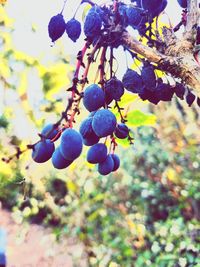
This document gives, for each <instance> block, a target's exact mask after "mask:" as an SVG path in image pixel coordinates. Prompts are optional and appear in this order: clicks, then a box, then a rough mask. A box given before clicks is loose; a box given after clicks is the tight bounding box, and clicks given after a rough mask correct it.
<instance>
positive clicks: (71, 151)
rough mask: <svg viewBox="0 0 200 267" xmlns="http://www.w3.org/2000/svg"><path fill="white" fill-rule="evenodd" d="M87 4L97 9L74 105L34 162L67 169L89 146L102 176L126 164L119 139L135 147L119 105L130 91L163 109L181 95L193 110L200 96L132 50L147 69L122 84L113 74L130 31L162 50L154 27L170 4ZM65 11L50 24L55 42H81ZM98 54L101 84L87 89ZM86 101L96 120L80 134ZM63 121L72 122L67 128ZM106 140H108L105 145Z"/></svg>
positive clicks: (88, 26)
mask: <svg viewBox="0 0 200 267" xmlns="http://www.w3.org/2000/svg"><path fill="white" fill-rule="evenodd" d="M174 1H175V0H174ZM65 3H66V1H65ZM84 3H87V4H89V5H91V8H90V9H89V11H88V13H87V15H86V17H85V19H84V24H83V31H84V34H85V37H86V38H85V41H86V43H85V45H84V48H83V49H82V50H81V51H79V53H78V56H77V66H76V70H75V73H74V78H73V82H72V83H73V84H72V87H71V88H69V89H68V90H69V91H71V93H72V96H71V99H70V101H71V102H70V104H69V107H68V108H67V109H66V111H65V112H64V113H65V114H64V115H63V114H62V118H61V120H59V123H55V124H48V125H47V126H45V127H44V129H43V130H42V132H41V134H40V137H41V140H40V141H38V142H37V143H36V144H34V145H32V146H31V148H32V149H33V151H32V158H33V160H34V161H36V162H38V163H42V162H46V161H47V160H49V159H50V158H52V164H53V166H54V167H55V168H57V169H64V168H66V167H68V166H69V165H70V164H71V163H72V162H73V161H74V160H76V159H77V158H78V157H79V156H80V154H81V152H82V149H83V145H85V146H89V149H88V153H87V161H88V162H89V163H91V164H98V171H99V173H100V174H102V175H107V174H109V173H111V172H113V171H116V170H117V169H118V168H119V165H120V159H119V157H118V156H117V155H116V154H115V148H116V146H117V138H119V139H125V138H127V139H128V140H129V141H130V143H132V138H131V136H130V129H129V128H128V127H127V125H126V118H125V116H123V115H122V112H121V110H122V108H120V106H119V101H120V99H121V97H122V96H123V94H124V92H125V89H126V90H127V91H129V92H131V93H134V94H138V96H139V97H140V98H141V99H142V100H148V101H150V102H151V103H153V104H158V102H159V101H171V99H172V97H173V95H174V94H176V96H177V97H179V98H180V99H184V98H185V100H186V102H187V103H188V105H189V106H191V105H192V103H193V102H194V100H195V98H196V97H195V95H194V94H193V93H192V92H191V91H190V90H189V88H187V87H186V86H185V85H184V84H183V83H180V82H176V84H175V85H173V86H172V85H170V83H169V82H167V83H166V82H164V79H162V78H159V77H158V76H157V72H156V70H157V67H158V66H156V64H154V65H153V64H151V63H150V62H149V61H147V60H145V59H143V58H141V57H140V56H139V55H137V54H135V53H133V52H132V51H129V50H128V49H127V48H125V50H128V52H129V53H130V54H131V55H132V57H133V59H135V58H136V59H137V60H139V61H140V63H141V64H140V65H141V69H139V71H136V70H133V69H130V68H128V69H127V71H126V72H125V74H124V76H123V78H122V80H121V81H120V80H119V79H118V78H117V77H116V73H114V72H113V60H114V56H113V49H116V48H118V47H119V46H120V45H123V43H122V42H121V35H122V34H123V32H124V31H127V30H128V29H127V27H132V28H133V29H134V30H137V31H138V33H139V35H140V36H141V37H144V38H146V39H147V40H148V43H147V45H148V46H151V47H152V46H153V47H155V48H159V45H160V43H159V41H157V40H156V38H155V37H156V36H155V35H154V32H153V31H152V22H153V21H154V19H156V18H157V17H158V16H159V15H160V14H161V13H162V12H163V11H164V10H165V8H166V6H167V4H168V2H167V0H151V1H149V0H131V1H130V2H129V4H125V3H124V2H123V1H115V0H114V1H112V2H111V3H108V4H105V5H97V4H94V3H93V2H92V1H90V0H82V1H81V4H80V5H82V4H84ZM178 3H179V5H180V7H181V8H183V9H184V10H185V11H187V0H178ZM63 10H64V8H63V9H62V11H61V13H59V14H57V15H55V16H53V17H52V18H51V19H50V22H49V25H48V32H49V37H50V38H51V40H52V41H53V42H55V41H56V40H58V39H59V38H60V37H61V36H62V35H63V34H64V32H66V33H67V35H68V37H69V38H70V39H71V40H72V41H73V42H76V41H77V40H78V38H79V37H80V34H81V31H82V29H81V23H80V22H79V21H78V20H76V19H75V16H74V17H73V18H72V19H70V20H69V21H67V22H65V20H64V17H63V14H62V12H63ZM199 35H200V34H199ZM199 35H197V39H198V40H199V39H200V37H199ZM197 43H198V42H197ZM91 47H92V48H93V50H92V51H93V52H91V53H89V54H87V65H86V64H85V62H84V57H85V55H86V50H87V49H89V48H91ZM108 49H109V50H110V59H109V66H110V77H109V78H108V77H107V76H108V75H106V72H105V64H106V62H108V61H107V59H106V51H107V50H108ZM95 53H96V54H98V53H101V56H100V63H99V66H98V71H99V76H100V81H99V82H96V79H95V81H94V82H93V83H92V84H91V83H90V85H87V87H86V88H85V86H86V84H87V83H89V81H88V71H89V67H90V65H91V64H92V63H93V62H94V61H95V60H94V55H95ZM81 68H83V69H84V71H83V74H82V76H81V75H80V69H81ZM80 76H81V78H80ZM81 100H83V105H84V107H85V108H86V109H87V110H88V111H89V112H90V115H89V116H88V117H87V118H86V119H85V120H83V121H82V123H81V125H80V129H79V131H76V130H74V129H73V123H74V122H75V121H74V117H75V115H78V114H79V104H80V102H81ZM113 103H114V105H115V106H114V107H115V108H117V111H118V113H119V115H120V118H121V122H117V119H116V116H115V115H114V114H113V112H112V111H111V107H112V105H113ZM197 103H198V105H200V99H199V98H197ZM63 119H65V121H66V123H65V124H62V126H61V121H62V120H63ZM59 138H60V144H59V145H58V146H57V148H56V149H55V144H54V142H55V141H57V140H58V139H59ZM103 138H105V140H102V139H103ZM108 142H110V143H109V144H108ZM108 147H109V149H108Z"/></svg>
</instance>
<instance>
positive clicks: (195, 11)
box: [184, 0, 200, 45]
mask: <svg viewBox="0 0 200 267" xmlns="http://www.w3.org/2000/svg"><path fill="white" fill-rule="evenodd" d="M187 2H188V12H187V22H186V27H185V33H184V39H185V40H188V41H189V42H191V44H192V45H194V43H195V40H196V32H197V23H198V20H199V16H200V12H199V7H198V0H188V1H187Z"/></svg>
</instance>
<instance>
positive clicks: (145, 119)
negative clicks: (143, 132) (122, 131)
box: [127, 110, 156, 127]
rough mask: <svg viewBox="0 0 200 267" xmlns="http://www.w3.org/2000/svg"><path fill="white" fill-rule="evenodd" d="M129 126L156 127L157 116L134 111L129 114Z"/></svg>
mask: <svg viewBox="0 0 200 267" xmlns="http://www.w3.org/2000/svg"><path fill="white" fill-rule="evenodd" d="M127 120H128V122H127V126H135V127H138V126H144V125H154V124H155V122H156V116H155V115H153V114H145V113H143V112H142V111H140V110H133V111H131V112H129V113H128V114H127Z"/></svg>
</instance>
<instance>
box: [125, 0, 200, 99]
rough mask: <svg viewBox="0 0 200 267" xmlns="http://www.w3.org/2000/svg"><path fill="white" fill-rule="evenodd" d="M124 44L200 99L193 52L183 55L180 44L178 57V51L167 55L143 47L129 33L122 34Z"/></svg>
mask: <svg viewBox="0 0 200 267" xmlns="http://www.w3.org/2000/svg"><path fill="white" fill-rule="evenodd" d="M192 1H193V0H192ZM194 1H196V0H194ZM122 44H123V45H124V46H125V47H126V48H129V49H131V50H133V51H134V52H136V53H138V54H140V55H141V56H143V57H145V58H146V59H147V60H149V61H150V62H153V63H156V64H157V65H158V68H160V69H161V70H163V71H165V72H167V73H170V74H171V75H172V76H173V77H176V78H180V79H181V80H182V81H183V82H184V83H185V84H186V85H188V86H189V87H190V88H191V89H193V90H194V91H195V93H196V95H197V96H199V97H200V66H199V65H198V63H197V62H196V60H195V59H194V56H193V53H192V51H190V54H189V53H187V54H185V51H183V52H182V53H181V45H180V44H179V47H178V49H177V55H178V56H175V54H174V51H175V50H176V49H175V50H174V51H173V52H172V53H170V52H168V53H167V54H166V55H165V54H162V53H160V52H158V51H156V50H154V49H153V48H150V47H148V46H146V45H143V44H142V43H141V42H139V41H137V40H136V39H135V38H134V37H132V36H130V35H129V33H128V32H124V33H123V34H122Z"/></svg>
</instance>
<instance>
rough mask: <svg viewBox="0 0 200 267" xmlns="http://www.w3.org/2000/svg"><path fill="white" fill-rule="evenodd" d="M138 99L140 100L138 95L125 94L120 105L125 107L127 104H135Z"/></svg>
mask: <svg viewBox="0 0 200 267" xmlns="http://www.w3.org/2000/svg"><path fill="white" fill-rule="evenodd" d="M136 99H138V96H137V95H136V94H131V93H127V92H126V93H125V94H124V95H123V96H122V97H121V100H120V101H119V105H120V106H122V107H124V106H126V105H127V104H130V103H132V102H134V101H135V100H136Z"/></svg>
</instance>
